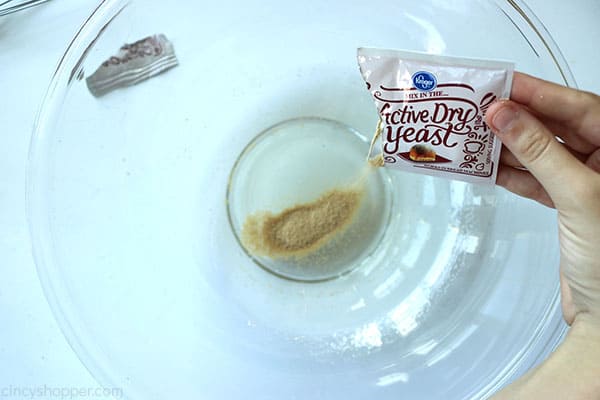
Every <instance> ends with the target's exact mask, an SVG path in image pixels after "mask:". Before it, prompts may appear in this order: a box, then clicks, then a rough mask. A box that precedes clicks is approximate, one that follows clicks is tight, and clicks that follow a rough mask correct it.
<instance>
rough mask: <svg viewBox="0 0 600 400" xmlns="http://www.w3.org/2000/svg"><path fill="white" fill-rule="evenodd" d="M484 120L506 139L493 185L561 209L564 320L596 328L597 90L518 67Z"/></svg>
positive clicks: (599, 284) (599, 302)
mask: <svg viewBox="0 0 600 400" xmlns="http://www.w3.org/2000/svg"><path fill="white" fill-rule="evenodd" d="M486 120H487V123H488V125H489V126H490V127H491V128H492V130H493V131H494V132H495V133H496V135H497V136H498V138H499V139H500V140H501V141H502V143H503V144H504V146H505V147H504V148H503V152H502V155H501V165H500V169H499V171H498V178H497V184H498V185H501V186H503V187H505V188H507V189H508V190H510V191H512V192H514V193H516V194H519V195H521V196H524V197H528V198H530V199H533V200H536V201H538V202H540V203H542V204H544V205H547V206H550V207H556V209H557V211H558V222H559V237H560V253H561V256H560V283H561V295H562V297H561V298H562V309H563V315H564V318H565V320H566V321H567V323H568V324H573V323H574V322H575V321H576V320H578V321H583V320H585V321H586V324H591V325H593V326H594V327H595V328H598V330H597V332H599V333H600V97H599V96H596V95H594V94H591V93H586V92H582V91H578V90H574V89H569V88H565V87H562V86H559V85H555V84H553V83H549V82H546V81H542V80H539V79H536V78H533V77H531V76H528V75H525V74H521V73H516V74H515V77H514V82H513V88H512V93H511V100H510V101H508V100H507V101H500V102H497V103H495V104H493V105H492V106H491V107H490V109H489V110H488V112H487V115H486ZM557 138H558V139H557ZM595 328H594V329H595Z"/></svg>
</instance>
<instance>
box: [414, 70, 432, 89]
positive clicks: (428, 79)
mask: <svg viewBox="0 0 600 400" xmlns="http://www.w3.org/2000/svg"><path fill="white" fill-rule="evenodd" d="M412 81H413V84H414V85H415V87H416V88H417V89H419V90H421V91H423V92H428V91H430V90H433V89H435V88H436V86H437V79H436V78H435V75H433V74H432V73H431V72H427V71H419V72H417V73H416V74H414V75H413V76H412Z"/></svg>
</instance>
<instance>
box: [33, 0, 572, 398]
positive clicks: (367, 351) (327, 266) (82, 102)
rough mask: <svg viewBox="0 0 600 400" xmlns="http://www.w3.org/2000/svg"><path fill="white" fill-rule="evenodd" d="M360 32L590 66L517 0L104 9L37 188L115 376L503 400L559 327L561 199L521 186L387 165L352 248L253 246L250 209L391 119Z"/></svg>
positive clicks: (43, 220) (151, 1)
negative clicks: (293, 258)
mask: <svg viewBox="0 0 600 400" xmlns="http://www.w3.org/2000/svg"><path fill="white" fill-rule="evenodd" d="M157 33H164V34H165V35H166V36H167V37H168V38H169V39H170V40H171V41H172V42H173V45H174V48H175V53H176V55H177V57H178V59H179V63H180V65H179V66H177V67H176V68H174V69H171V70H169V71H167V72H165V73H163V74H161V75H158V76H156V77H154V78H152V79H149V80H147V81H145V82H142V83H140V84H138V85H135V86H131V87H127V88H122V89H118V90H115V91H113V92H111V93H108V94H106V95H105V96H102V97H99V98H96V97H93V96H92V95H91V94H90V92H89V91H88V88H87V86H86V83H85V79H84V78H86V77H88V76H90V74H92V73H93V72H94V71H95V70H96V68H97V67H98V66H99V65H100V64H101V63H102V62H103V61H104V60H106V59H107V58H108V57H110V56H111V55H113V54H115V53H116V52H117V50H118V48H119V47H120V46H121V45H123V44H124V43H131V42H134V41H136V40H138V39H141V38H143V37H146V36H148V35H152V34H157ZM359 46H367V47H383V48H402V49H408V50H419V51H425V52H429V53H439V54H449V55H457V56H464V57H483V58H493V59H508V60H513V61H515V62H516V65H517V69H519V70H521V71H525V72H528V73H531V74H534V75H537V76H541V77H543V78H546V79H549V80H553V81H557V82H560V83H563V84H567V85H570V86H574V85H575V83H574V80H573V78H572V76H571V74H570V72H569V69H568V66H567V65H566V63H565V61H564V59H563V57H562V56H561V54H560V51H559V50H558V49H557V47H556V45H555V44H554V42H553V41H552V39H551V38H550V36H549V34H548V33H547V32H546V30H545V29H544V27H543V26H542V24H541V23H540V22H539V21H538V20H537V19H536V18H535V16H534V15H533V14H532V13H531V11H530V10H529V9H528V8H527V7H526V6H525V5H524V4H523V3H522V2H521V1H517V0H506V1H503V0H496V1H475V0H451V1H447V0H444V1H442V0H424V1H418V2H415V1H399V0H398V1H379V0H373V1H364V2H358V1H353V2H348V1H329V2H323V1H304V2H299V1H283V0H277V1H271V0H261V1H240V0H223V1H220V2H209V3H207V2H197V1H181V2H177V5H174V4H168V3H165V2H164V1H158V0H148V1H139V2H138V1H132V2H126V1H123V0H106V1H103V2H102V3H101V4H100V5H99V7H98V8H97V9H96V10H95V11H94V13H93V14H92V15H91V16H90V17H89V18H88V19H87V20H86V21H85V23H84V24H83V26H82V28H81V30H80V31H79V32H78V34H77V35H76V37H75V38H74V39H73V41H72V42H71V43H70V45H69V47H68V49H67V51H66V53H65V54H64V56H63V58H62V60H61V62H60V64H59V66H58V68H57V70H56V73H55V74H54V77H53V79H52V82H51V84H50V88H49V90H48V94H47V96H46V99H45V101H44V103H43V105H42V108H41V112H40V114H39V118H38V120H37V123H36V126H35V131H34V134H33V138H32V142H31V153H30V169H29V185H28V203H29V216H30V226H31V234H32V239H33V247H34V253H35V259H36V263H37V267H38V271H39V275H40V279H41V282H42V285H43V287H44V290H45V293H46V295H47V297H48V299H49V302H50V304H51V307H52V309H53V312H54V314H55V316H56V318H57V320H58V321H59V324H60V326H61V328H62V330H63V332H64V334H65V335H66V337H67V339H68V341H69V343H70V344H71V346H72V347H73V349H74V350H75V351H76V353H77V354H78V356H79V357H80V358H81V360H82V362H83V363H84V364H85V366H86V367H87V368H88V369H89V370H90V371H91V373H92V374H93V375H94V376H95V377H96V378H97V379H98V381H99V382H100V383H101V384H102V385H105V386H107V387H121V388H123V390H124V393H125V396H126V397H127V398H132V399H163V398H185V397H197V398H211V399H222V398H223V399H242V398H244V399H246V398H252V399H282V398H285V399H292V398H297V399H305V398H306V399H308V398H310V399H317V398H322V399H333V398H336V399H337V398H344V399H364V398H377V399H382V400H383V399H397V398H400V397H402V398H410V399H467V398H469V399H470V398H484V397H487V396H489V395H490V394H491V393H493V392H495V391H496V390H498V389H499V388H501V387H502V386H503V385H505V384H507V383H509V382H510V381H512V380H514V379H515V378H516V377H518V376H519V375H521V374H522V373H524V372H525V371H526V370H528V369H529V368H531V367H532V366H534V365H535V364H536V363H538V362H539V361H540V360H542V359H543V358H544V357H546V356H547V355H548V354H549V352H551V351H552V349H553V348H554V347H555V346H556V345H557V343H558V342H559V341H560V339H561V336H562V335H563V334H564V331H565V325H564V323H563V322H562V319H561V314H560V307H559V294H558V270H557V265H558V243H557V235H556V227H555V214H554V212H553V211H551V210H548V209H545V208H543V207H541V206H539V205H536V204H534V203H533V202H530V201H526V200H523V199H519V198H517V197H515V196H513V195H511V194H509V193H507V192H505V191H504V190H501V189H496V188H490V187H484V186H474V185H469V184H465V183H461V182H453V181H446V180H441V179H435V178H431V177H424V176H417V175H411V174H404V173H401V172H398V171H387V170H379V171H377V172H374V173H373V174H371V175H370V178H369V183H368V185H369V186H368V193H369V202H368V203H367V205H368V207H366V208H365V209H364V210H363V211H361V212H360V214H359V215H360V218H359V220H360V221H362V222H361V223H360V224H357V226H359V228H360V229H363V228H364V230H363V231H361V233H360V234H354V236H352V235H350V236H349V237H350V239H348V240H349V241H348V243H350V245H348V246H346V247H344V248H343V250H339V251H338V252H337V253H335V254H338V255H339V257H333V258H331V262H327V263H324V264H323V265H317V264H315V263H304V264H302V263H295V262H288V261H289V260H288V261H277V260H275V261H274V260H271V259H268V258H267V259H264V258H260V257H255V256H253V255H252V254H250V253H248V252H247V251H246V250H244V247H243V246H242V245H241V244H240V229H241V228H240V227H241V225H242V224H243V220H244V218H245V217H246V216H247V215H248V214H249V213H252V212H255V211H257V210H262V209H268V210H272V211H274V212H276V211H278V210H281V209H283V208H285V207H288V206H290V205H292V204H294V203H296V202H302V201H307V200H310V199H311V198H314V197H315V196H318V194H319V193H321V192H322V191H323V190H327V189H329V188H331V187H333V186H336V185H342V184H347V183H348V182H351V181H352V180H353V179H355V176H356V173H358V171H359V170H360V168H362V165H363V164H364V156H366V152H367V149H368V138H369V137H370V136H371V134H372V133H373V130H374V128H375V125H376V121H377V114H376V111H375V107H374V105H373V103H372V101H371V98H370V95H369V94H368V93H367V91H366V90H365V87H364V83H363V81H362V78H361V76H360V74H359V72H358V68H357V65H356V58H355V57H356V49H357V47H359ZM307 127H308V128H310V129H307ZM288 144H289V145H288ZM341 149H343V150H344V151H341ZM365 227H366V228H365Z"/></svg>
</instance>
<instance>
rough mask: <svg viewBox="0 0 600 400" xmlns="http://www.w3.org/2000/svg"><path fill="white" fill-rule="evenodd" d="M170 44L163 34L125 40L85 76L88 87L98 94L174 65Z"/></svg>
mask: <svg viewBox="0 0 600 400" xmlns="http://www.w3.org/2000/svg"><path fill="white" fill-rule="evenodd" d="M178 64H179V62H178V61H177V57H175V51H174V50H173V45H172V43H171V42H169V40H168V39H167V37H166V36H165V35H163V34H158V35H153V36H148V37H146V38H144V39H141V40H138V41H137V42H135V43H131V44H125V45H123V47H121V48H120V49H119V53H118V54H117V55H115V56H112V57H110V58H109V59H108V60H106V61H104V62H103V63H102V65H100V67H98V69H97V70H96V72H94V73H93V74H92V75H90V76H88V77H87V79H86V82H87V86H88V89H89V90H90V92H91V93H92V94H93V95H94V96H96V97H99V96H102V95H104V94H106V93H108V92H110V91H112V90H114V89H117V88H121V87H126V86H131V85H135V84H137V83H140V82H142V81H145V80H146V79H149V78H152V77H153V76H156V75H158V74H160V73H162V72H164V71H166V70H168V69H171V68H173V67H175V66H177V65H178Z"/></svg>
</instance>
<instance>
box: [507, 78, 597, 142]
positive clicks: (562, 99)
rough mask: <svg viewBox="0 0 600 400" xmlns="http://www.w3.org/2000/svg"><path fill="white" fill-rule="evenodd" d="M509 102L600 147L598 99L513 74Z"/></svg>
mask: <svg viewBox="0 0 600 400" xmlns="http://www.w3.org/2000/svg"><path fill="white" fill-rule="evenodd" d="M510 98H511V99H512V100H514V101H516V102H517V103H521V104H523V105H525V106H527V107H528V108H530V109H531V110H533V111H535V112H536V113H537V114H539V115H541V116H544V117H546V118H548V119H550V120H554V121H557V122H561V123H563V124H564V125H565V126H566V127H568V128H570V129H573V130H575V131H576V132H577V133H579V134H584V135H583V136H586V135H585V134H586V133H587V135H588V136H590V135H591V137H587V139H588V140H590V141H592V142H594V143H596V144H600V131H599V130H598V129H597V128H596V127H597V126H598V125H599V124H600V97H598V96H596V95H595V94H593V93H588V92H583V91H580V90H576V89H573V88H568V87H565V86H561V85H558V84H556V83H552V82H548V81H545V80H542V79H539V78H534V77H533V76H530V75H527V74H524V73H521V72H515V75H514V78H513V87H512V91H511V95H510Z"/></svg>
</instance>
